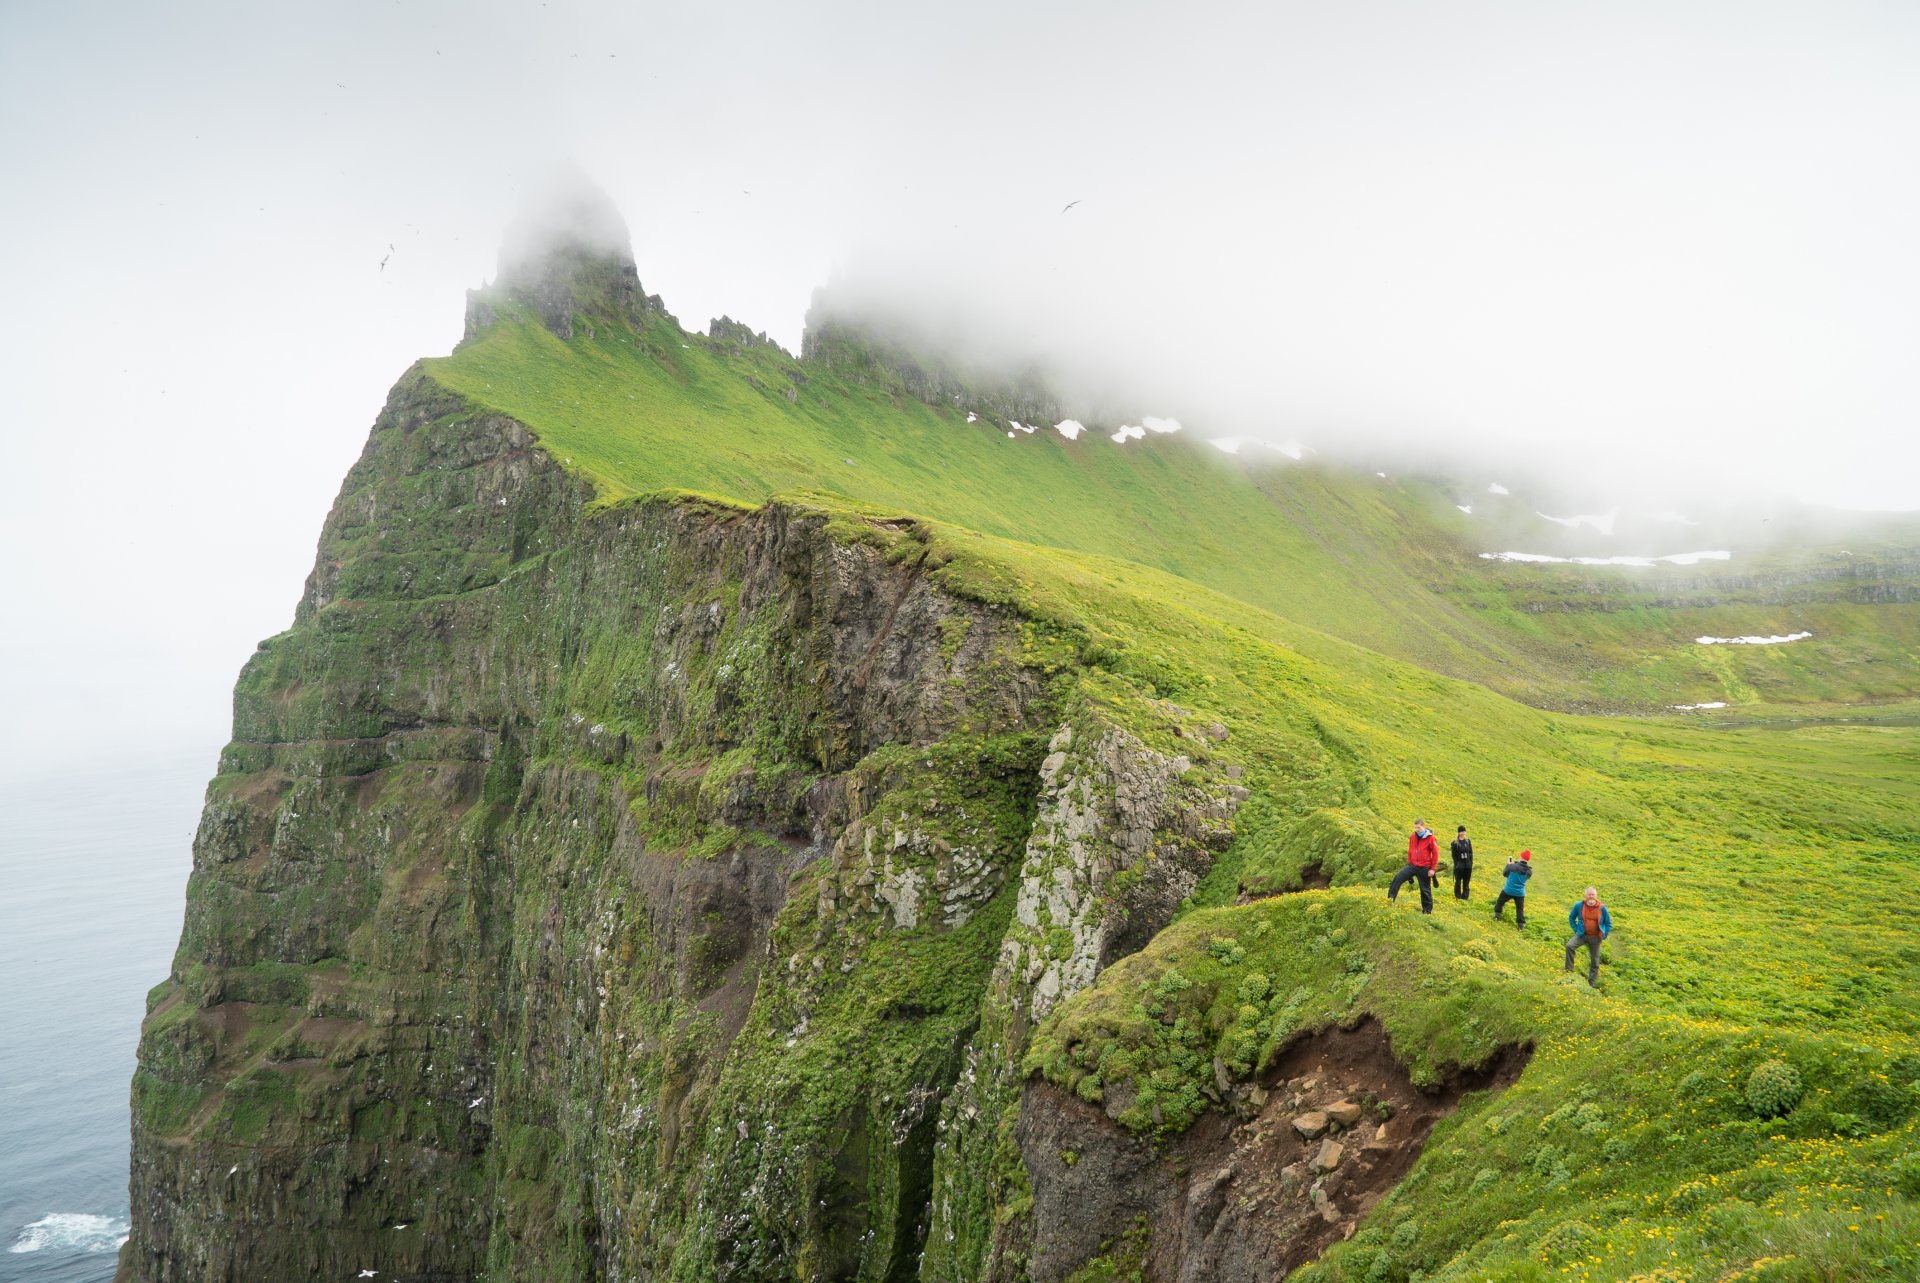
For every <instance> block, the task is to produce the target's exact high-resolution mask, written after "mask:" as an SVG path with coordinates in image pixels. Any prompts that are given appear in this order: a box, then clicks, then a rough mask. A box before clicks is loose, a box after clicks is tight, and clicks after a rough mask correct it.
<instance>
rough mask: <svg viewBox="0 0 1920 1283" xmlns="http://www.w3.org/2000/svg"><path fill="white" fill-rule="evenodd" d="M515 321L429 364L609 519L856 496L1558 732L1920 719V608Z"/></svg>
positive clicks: (829, 369)
mask: <svg viewBox="0 0 1920 1283" xmlns="http://www.w3.org/2000/svg"><path fill="white" fill-rule="evenodd" d="M497 314H498V317H499V319H498V320H496V321H495V322H494V323H493V324H491V325H490V326H488V327H486V328H485V329H483V330H482V331H481V332H479V333H478V334H477V335H475V336H474V337H472V338H471V339H469V341H467V342H466V343H464V344H462V345H461V346H460V347H459V348H458V349H457V350H456V351H455V352H454V353H453V354H452V355H451V356H449V357H446V358H441V359H438V360H432V361H428V362H426V363H424V368H425V370H426V372H427V374H428V375H429V377H431V378H432V379H434V380H435V381H437V382H438V383H440V384H442V385H444V386H445V387H447V388H449V389H451V390H453V391H455V392H457V393H459V394H460V395H461V396H463V397H465V398H467V399H469V400H470V401H472V402H474V403H476V404H480V405H484V406H488V407H492V408H495V409H498V410H500V411H502V412H504V413H506V414H509V415H511V416H512V417H514V418H515V419H517V420H519V421H521V422H523V423H526V424H527V425H528V426H529V427H531V428H533V429H534V431H535V432H536V433H538V434H539V436H540V438H541V440H542V442H543V444H545V445H546V446H547V448H548V449H549V450H551V451H552V452H553V454H554V455H555V456H556V457H558V458H560V459H562V460H563V461H565V462H566V464H567V465H568V466H569V467H570V468H571V469H573V470H575V471H576V472H578V473H579V474H580V475H582V476H584V477H586V478H587V479H588V480H590V481H591V482H592V484H593V485H594V486H595V488H596V491H597V493H598V494H599V495H600V496H601V499H602V501H603V502H614V501H618V500H620V499H622V498H627V497H632V496H635V495H639V494H646V493H651V492H654V491H660V490H693V491H699V492H703V493H707V494H711V495H714V496H717V497H721V498H724V499H727V500H729V501H732V502H736V503H745V504H759V503H762V502H764V501H766V500H767V499H769V498H772V497H773V496H775V495H779V494H790V493H794V492H799V491H810V492H820V493H823V494H828V495H838V496H842V497H844V498H848V499H853V500H856V501H859V502H865V503H872V504H877V505H880V506H883V507H886V508H889V509H894V510H898V511H901V512H905V513H911V514H914V515H917V516H922V517H930V518H934V519H936V520H941V521H946V522H950V523H953V524H955V525H959V526H962V527H965V528H967V529H970V530H976V531H980V532H982V533H984V534H989V535H999V536H1003V537H1005V538H1009V539H1014V540H1018V541H1022V542H1026V543H1032V544H1037V545H1042V546H1050V547H1055V548H1061V549H1065V550H1068V551H1072V552H1080V553H1096V554H1103V555H1108V556H1113V557H1118V558H1121V559H1124V560H1128V561H1135V562H1139V563H1142V564H1144V565H1147V566H1151V567H1153V568H1155V569H1158V570H1163V571H1166V572H1168V573H1170V574H1173V575H1177V576H1180V577H1181V578H1184V579H1188V580H1191V581H1193V582H1195V583H1197V584H1201V585H1204V586H1206V587H1209V588H1212V589H1215V590H1217V591H1219V592H1221V593H1224V594H1226V595H1228V596H1231V597H1234V598H1237V599H1239V600H1241V601H1244V602H1247V603H1250V604H1253V605H1257V606H1261V607H1264V608H1266V609H1268V610H1271V611H1273V612H1275V613H1276V614H1279V615H1281V616H1282V617H1285V618H1288V619H1292V620H1295V621H1296V622H1300V623H1305V624H1308V625H1310V626H1311V627H1313V628H1315V629H1317V630H1319V631H1322V632H1327V633H1331V634H1332V635H1334V636H1338V637H1342V638H1345V639H1347V640H1349V641H1355V642H1358V643H1360V644H1361V645H1364V646H1367V647H1369V648H1371V649H1375V650H1379V651H1381V652H1383V653H1386V654H1390V655H1394V656H1396V657H1399V658H1402V659H1407V660H1411V661H1412V662H1414V663H1417V664H1419V665H1421V666H1422V667H1425V668H1428V669H1431V670H1434V671H1437V672H1445V673H1450V674H1453V675H1456V676H1462V677H1467V678H1470V679H1472V680H1474V681H1477V682H1480V683H1483V684H1486V685H1491V686H1493V687H1494V688H1496V689H1498V690H1501V691H1502V692H1504V693H1506V694H1509V695H1513V696H1515V697H1517V698H1521V699H1524V700H1527V701H1528V702H1531V703H1535V704H1543V705H1549V706H1554V707H1562V708H1585V709H1605V710H1610V711H1611V710H1618V709H1622V708H1640V709H1646V708H1650V707H1660V706H1663V705H1666V704H1682V703H1696V702H1704V701H1710V700H1714V701H1727V702H1729V703H1734V704H1741V705H1749V706H1759V707H1766V706H1771V705H1774V704H1795V703H1801V702H1807V701H1835V702H1859V701H1863V700H1866V701H1873V702H1884V701H1888V700H1898V699H1903V698H1912V697H1914V696H1915V695H1920V685H1916V683H1915V681H1914V678H1913V670H1914V664H1913V662H1912V661H1913V657H1914V656H1915V655H1916V654H1920V606H1914V605H1902V604H1896V603H1890V604H1886V605H1877V606H1873V607H1869V608H1862V607H1859V606H1855V605H1849V604H1847V603H1845V602H1841V601H1838V600H1836V598H1835V593H1836V591H1837V590H1836V589H1834V588H1833V587H1832V585H1831V583H1828V582H1825V581H1819V580H1809V581H1808V582H1812V583H1814V584H1815V585H1816V586H1815V588H1813V589H1806V588H1804V587H1803V586H1795V587H1793V588H1791V589H1788V590H1785V591H1784V592H1781V591H1773V592H1746V593H1744V594H1743V593H1739V592H1735V593H1734V594H1733V595H1731V596H1728V597H1726V598H1725V599H1724V600H1719V602H1718V604H1717V605H1716V604H1715V601H1716V600H1717V599H1715V598H1714V597H1713V596H1712V595H1711V594H1708V595H1706V596H1704V597H1703V596H1701V594H1700V593H1699V592H1698V591H1697V590H1696V591H1695V592H1694V594H1693V596H1692V597H1691V598H1689V597H1687V596H1686V594H1684V593H1683V594H1681V596H1680V597H1679V598H1677V599H1676V598H1675V597H1674V596H1673V594H1672V592H1670V591H1667V590H1663V589H1661V588H1660V587H1659V585H1660V584H1662V583H1668V584H1669V585H1671V583H1672V581H1673V579H1674V576H1673V575H1671V574H1668V572H1646V571H1634V570H1619V569H1611V568H1609V569H1598V570H1595V569H1590V568H1574V567H1564V566H1509V565H1501V564H1497V563H1492V562H1487V561H1484V560H1481V559H1480V558H1479V556H1478V554H1479V553H1480V552H1481V551H1484V550H1485V547H1484V546H1485V545H1487V544H1488V543H1489V542H1491V543H1493V544H1495V545H1499V546H1504V542H1503V541H1505V540H1506V536H1505V535H1504V534H1495V533H1493V530H1492V528H1490V527H1489V526H1488V525H1487V523H1488V522H1489V521H1491V520H1495V519H1496V514H1494V513H1493V512H1492V510H1488V511H1484V512H1482V513H1481V515H1479V516H1476V517H1467V516H1463V515H1462V514H1461V512H1460V511H1459V509H1458V508H1456V507H1455V500H1457V499H1459V498H1460V497H1461V496H1460V495H1459V494H1457V493H1454V492H1453V491H1454V489H1456V488H1457V487H1453V486H1452V485H1451V484H1450V483H1448V482H1447V481H1445V480H1444V479H1439V478H1431V479H1424V478H1418V477H1394V478H1391V479H1383V478H1380V477H1376V476H1373V475H1370V474H1361V473H1355V472H1347V471H1343V470H1340V469H1337V468H1328V467H1317V466H1312V465H1287V466H1283V467H1270V468H1266V469H1259V468H1249V467H1248V466H1246V465H1245V464H1244V463H1242V462H1240V461H1237V460H1233V459H1229V458H1228V457H1227V456H1225V455H1222V454H1220V453H1219V452H1218V451H1216V450H1214V449H1212V448H1211V447H1209V446H1208V445H1206V444H1205V443H1204V442H1203V441H1200V440H1196V439H1194V437H1193V435H1192V434H1191V433H1186V434H1181V435H1179V436H1174V437H1158V436H1149V438H1148V439H1146V440H1144V441H1128V442H1126V443H1125V444H1116V443H1114V442H1112V441H1110V440H1108V439H1106V437H1105V436H1104V435H1102V434H1100V433H1099V432H1098V431H1094V430H1089V431H1088V432H1086V433H1084V434H1082V435H1081V436H1080V437H1079V439H1078V440H1074V441H1069V440H1067V439H1065V438H1064V437H1063V436H1062V435H1060V434H1059V433H1058V432H1056V431H1055V430H1054V429H1053V428H1052V427H1051V426H1050V425H1045V424H1043V425H1040V428H1039V430H1038V431H1036V432H1032V433H1027V432H1014V431H1012V429H1011V428H1010V426H1009V424H1008V423H1007V422H1005V421H1002V420H1000V419H998V418H992V417H989V415H988V413H987V412H986V411H985V410H984V408H982V410H981V413H980V415H979V417H978V418H977V420H976V421H973V422H969V413H970V412H969V410H968V409H967V408H966V407H965V406H960V405H948V406H935V405H931V404H928V403H927V402H926V401H923V400H920V399H918V398H916V397H914V396H912V395H910V394H909V393H908V392H907V391H906V389H905V386H904V384H903V382H902V381H901V380H900V379H898V378H897V377H893V376H891V374H890V373H889V371H888V370H886V369H885V368H884V367H874V366H862V365H860V364H858V363H855V362H834V361H825V360H810V361H799V360H795V359H794V358H792V357H790V356H788V355H787V354H786V353H784V352H782V351H781V350H779V349H778V348H776V347H773V346H771V345H768V344H762V343H756V342H752V341H746V342H741V341H736V340H733V339H729V338H719V339H712V338H708V337H706V336H703V335H699V334H694V333H690V332H687V331H685V330H683V329H682V328H681V327H680V326H679V324H678V323H677V322H675V321H674V320H673V318H672V317H670V316H667V315H665V314H664V313H656V314H654V315H652V316H651V317H650V318H649V319H648V320H647V322H646V323H645V324H644V325H643V326H642V327H641V328H639V329H637V330H636V329H634V328H631V327H629V326H628V325H626V324H624V323H621V322H618V321H613V320H608V319H604V318H603V319H600V320H596V321H594V322H593V323H591V324H588V323H585V322H584V321H583V323H582V324H580V325H579V326H577V327H576V331H575V336H574V337H573V338H572V339H571V340H565V341H563V340H561V339H559V338H557V337H555V336H554V335H553V334H552V333H550V332H549V331H548V330H547V329H546V328H544V327H543V326H542V325H541V324H540V323H539V322H538V321H537V320H535V319H533V318H531V317H529V316H528V315H527V314H526V313H525V311H524V310H522V309H520V308H518V307H517V306H516V305H514V304H512V303H511V302H510V301H507V300H499V301H498V305H497ZM1010 432H1011V436H1010V435H1009V433H1010ZM1515 502H1517V501H1515ZM1479 506H1480V507H1481V508H1485V506H1486V505H1485V503H1484V502H1482V503H1481V504H1480V505H1479ZM1516 514H1517V515H1527V514H1526V513H1525V512H1524V510H1519V509H1517V510H1516ZM1516 514H1509V517H1510V518H1512V517H1515V516H1516ZM1535 524H1536V525H1539V524H1544V523H1539V522H1537V521H1536V522H1535ZM1751 569H1752V568H1751V567H1747V566H1745V565H1744V563H1743V566H1742V570H1743V572H1747V571H1750V570H1751ZM1761 569H1762V570H1764V571H1768V572H1769V573H1770V572H1771V570H1772V569H1773V568H1771V567H1768V566H1764V565H1763V566H1762V567H1761ZM1689 573H1691V572H1689ZM1823 573H1824V572H1823ZM1663 575H1665V576H1667V577H1666V578H1665V579H1663V578H1662V577H1661V576H1663ZM1681 578H1683V579H1684V576H1681ZM1596 592H1598V593H1600V594H1601V597H1600V598H1596V595H1595V594H1596ZM1774 598H1780V599H1781V600H1778V601H1776V600H1774ZM1596 603H1598V604H1597V605H1596ZM1803 628H1804V629H1810V630H1812V631H1813V632H1815V634H1816V637H1815V640H1813V641H1811V642H1807V643H1802V644H1799V645H1797V646H1789V647H1777V648H1762V647H1738V648H1726V647H1722V648H1708V647H1699V646H1695V645H1693V644H1692V641H1691V639H1692V638H1693V637H1694V636H1696V635H1699V634H1702V633H1725V634H1729V635H1738V634H1742V633H1748V632H1773V631H1778V630H1783V629H1784V630H1790V631H1798V630H1800V629H1803Z"/></svg>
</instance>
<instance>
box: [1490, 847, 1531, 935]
mask: <svg viewBox="0 0 1920 1283" xmlns="http://www.w3.org/2000/svg"><path fill="white" fill-rule="evenodd" d="M1500 872H1501V873H1503V874H1505V875H1506V879H1507V884H1506V885H1505V886H1503V887H1501V888H1500V897H1499V898H1498V899H1497V900H1495V901H1494V902H1493V920H1494V921H1495V922H1498V921H1499V920H1500V917H1501V913H1500V911H1501V910H1502V909H1504V908H1506V907H1507V901H1509V900H1511V901H1513V917H1514V923H1515V925H1517V926H1518V927H1519V928H1520V929H1521V930H1522V931H1525V930H1526V929H1527V879H1528V878H1530V877H1532V876H1533V852H1531V851H1522V852H1521V853H1520V858H1519V859H1516V860H1508V861H1507V867H1506V868H1504V869H1502V870H1500Z"/></svg>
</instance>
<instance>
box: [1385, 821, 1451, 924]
mask: <svg viewBox="0 0 1920 1283" xmlns="http://www.w3.org/2000/svg"><path fill="white" fill-rule="evenodd" d="M1439 867H1440V844H1439V843H1438V842H1436V841H1434V838H1433V830H1432V829H1430V828H1428V827H1427V822H1426V821H1425V820H1415V821H1414V822H1413V836H1412V837H1410V838H1408V839H1407V867H1406V868H1404V869H1402V870H1400V872H1398V873H1396V874H1394V875H1393V881H1391V882H1389V883H1387V903H1389V904H1391V903H1393V901H1395V900H1397V899H1399V898H1400V888H1401V887H1403V886H1405V885H1406V883H1407V879H1409V878H1412V879H1414V880H1415V881H1417V882H1419V883H1420V912H1422V913H1432V912H1433V875H1434V872H1435V870H1437V869H1438V868H1439Z"/></svg>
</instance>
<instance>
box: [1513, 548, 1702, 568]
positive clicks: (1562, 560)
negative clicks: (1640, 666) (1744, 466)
mask: <svg viewBox="0 0 1920 1283" xmlns="http://www.w3.org/2000/svg"><path fill="white" fill-rule="evenodd" d="M1732 556H1733V554H1732V553H1730V552H1727V551H1725V550H1724V549H1720V550H1716V551H1713V552H1670V553H1668V554H1667V555H1666V556H1664V557H1629V556H1619V557H1555V556H1551V555H1549V554H1547V553H1544V552H1483V553H1481V554H1480V559H1481V560H1482V561H1524V562H1538V563H1542V564H1552V565H1560V566H1653V565H1658V564H1660V563H1661V562H1665V563H1666V564H1668V565H1670V566H1697V565H1699V564H1700V563H1701V562H1703V561H1727V560H1729V559H1731V558H1732Z"/></svg>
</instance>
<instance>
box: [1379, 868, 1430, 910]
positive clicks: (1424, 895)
mask: <svg viewBox="0 0 1920 1283" xmlns="http://www.w3.org/2000/svg"><path fill="white" fill-rule="evenodd" d="M1410 878H1417V879H1419V882H1420V912H1422V913H1432V912H1433V870H1431V869H1423V868H1421V867H1420V866H1419V865H1417V864H1409V865H1407V866H1406V867H1405V868H1403V869H1401V870H1400V872H1398V873H1396V874H1394V875H1393V881H1391V882H1389V883H1387V899H1389V900H1395V899H1398V898H1399V896H1400V888H1401V887H1403V886H1405V885H1406V884H1407V881H1408V879H1410Z"/></svg>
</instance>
